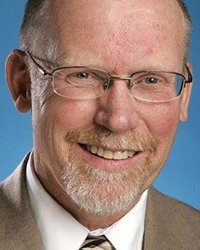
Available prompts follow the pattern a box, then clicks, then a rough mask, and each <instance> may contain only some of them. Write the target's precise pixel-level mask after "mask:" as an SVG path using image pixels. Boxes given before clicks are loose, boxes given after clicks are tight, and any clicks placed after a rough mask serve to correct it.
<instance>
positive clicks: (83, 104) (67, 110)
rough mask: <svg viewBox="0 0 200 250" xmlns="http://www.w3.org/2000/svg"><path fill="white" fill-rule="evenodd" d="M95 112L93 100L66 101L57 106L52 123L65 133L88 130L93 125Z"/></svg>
mask: <svg viewBox="0 0 200 250" xmlns="http://www.w3.org/2000/svg"><path fill="white" fill-rule="evenodd" d="M95 110H96V104H95V101H94V100H89V101H88V100H87V101H86V100H84V101H83V100H82V101H80V100H67V101H64V102H60V103H59V104H58V108H57V109H56V110H55V115H54V118H55V119H54V121H55V122H56V125H57V126H59V127H60V129H62V128H63V130H64V131H65V132H66V131H72V130H74V129H78V128H82V129H83V128H88V127H90V126H92V125H93V121H94V116H95Z"/></svg>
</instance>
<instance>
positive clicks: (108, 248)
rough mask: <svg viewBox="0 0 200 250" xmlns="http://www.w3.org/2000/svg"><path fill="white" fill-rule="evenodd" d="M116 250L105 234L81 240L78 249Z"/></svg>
mask: <svg viewBox="0 0 200 250" xmlns="http://www.w3.org/2000/svg"><path fill="white" fill-rule="evenodd" d="M89 249H92V250H116V249H115V248H114V247H113V246H112V244H111V243H110V242H109V241H108V240H107V239H106V237H105V236H103V235H102V236H98V237H90V236H88V237H87V239H86V240H85V241H84V242H83V245H82V246H81V248H80V250H89Z"/></svg>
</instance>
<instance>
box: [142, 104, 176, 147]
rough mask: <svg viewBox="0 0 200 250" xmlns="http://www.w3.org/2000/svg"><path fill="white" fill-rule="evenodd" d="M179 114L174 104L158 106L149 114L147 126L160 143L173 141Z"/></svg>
mask: <svg viewBox="0 0 200 250" xmlns="http://www.w3.org/2000/svg"><path fill="white" fill-rule="evenodd" d="M155 105H157V104H155ZM178 113H179V112H178V106H177V105H173V104H172V103H171V104H162V105H159V106H158V105H157V106H155V107H153V108H152V109H150V111H149V112H148V113H147V118H146V119H147V121H148V122H147V126H148V128H149V130H150V132H151V134H152V136H153V137H154V138H155V139H156V141H157V142H158V143H162V142H163V140H164V141H169V140H170V141H171V140H173V137H174V135H175V132H176V128H177V125H178Z"/></svg>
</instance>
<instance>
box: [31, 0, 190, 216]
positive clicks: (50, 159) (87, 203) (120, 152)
mask: <svg viewBox="0 0 200 250" xmlns="http://www.w3.org/2000/svg"><path fill="white" fill-rule="evenodd" d="M55 11H56V17H57V18H56V21H55V23H56V27H57V30H56V33H57V35H58V55H57V63H58V64H59V65H62V66H76V65H81V66H91V67H97V68H102V69H104V70H106V71H108V72H110V73H111V74H113V75H120V76H128V75H130V74H131V73H134V72H137V71H142V70H168V71H175V72H180V73H183V58H184V41H183V40H184V38H183V34H182V33H181V32H182V30H183V28H184V24H183V23H184V21H183V16H182V14H181V11H180V9H179V7H178V5H177V4H176V3H175V1H173V0H169V1H164V0H163V1H161V0H160V1H143V0H142V1H141V0H140V1H136V0H134V1H129V0H127V1H115V0H113V1H107V0H101V1H96V0H95V1H94V0H91V1H81V2H80V1H57V3H56V8H55ZM39 56H41V57H42V55H39ZM40 81H42V78H40ZM41 85H42V84H41ZM48 88H49V89H48ZM48 88H47V89H46V92H45V94H44V93H43V94H38V92H36V91H34V88H33V104H32V110H33V127H34V139H35V145H34V146H35V151H34V159H35V169H36V172H37V174H38V176H39V178H40V180H41V181H42V183H43V184H44V186H45V187H46V189H47V190H48V191H49V192H50V193H51V194H52V195H53V196H54V194H65V197H64V198H63V195H58V196H57V197H56V198H57V199H58V200H59V202H60V203H61V204H62V203H64V206H65V207H68V206H69V207H70V203H73V204H78V207H81V208H83V210H84V211H88V212H90V213H99V214H100V213H101V214H114V213H117V212H119V211H121V212H122V211H125V210H128V209H130V208H131V207H132V206H133V205H134V204H135V202H137V200H138V199H139V197H140V195H141V194H142V192H143V191H144V190H145V189H146V188H148V186H149V185H150V184H151V183H152V181H153V180H154V178H155V177H156V176H157V175H158V173H159V172H160V170H161V168H162V166H163V164H164V162H165V160H166V158H167V156H168V154H169V151H170V148H171V146H172V143H173V139H174V136H175V132H176V128H177V124H178V122H179V121H184V120H185V118H186V113H187V102H186V101H185V100H186V99H185V98H182V97H180V98H179V99H177V100H174V101H171V102H166V103H164V102H163V103H150V102H144V101H140V100H137V99H135V98H134V97H132V96H131V95H130V93H129V90H128V88H127V85H126V82H125V81H122V80H115V81H114V83H113V84H112V86H111V87H110V89H109V91H108V92H107V93H105V95H104V96H102V97H99V98H97V99H91V100H72V99H67V98H63V97H59V96H57V95H56V94H53V95H52V89H51V84H50V83H49V87H48ZM41 92H42V91H41ZM66 201H68V203H67V202H66ZM66 204H68V205H66ZM75 206H76V205H75Z"/></svg>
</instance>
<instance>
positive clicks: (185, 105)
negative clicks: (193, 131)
mask: <svg viewBox="0 0 200 250" xmlns="http://www.w3.org/2000/svg"><path fill="white" fill-rule="evenodd" d="M187 67H188V68H189V70H190V72H191V74H192V72H193V70H192V65H191V64H190V63H187ZM191 91H192V82H191V83H186V85H185V87H184V89H183V95H182V98H181V109H180V115H179V120H180V121H181V122H185V121H186V120H187V118H188V109H189V103H190V96H191Z"/></svg>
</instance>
